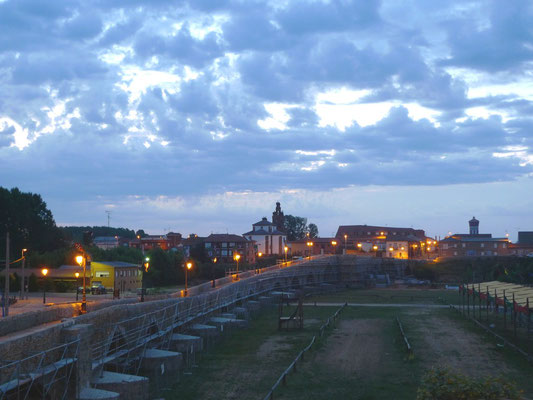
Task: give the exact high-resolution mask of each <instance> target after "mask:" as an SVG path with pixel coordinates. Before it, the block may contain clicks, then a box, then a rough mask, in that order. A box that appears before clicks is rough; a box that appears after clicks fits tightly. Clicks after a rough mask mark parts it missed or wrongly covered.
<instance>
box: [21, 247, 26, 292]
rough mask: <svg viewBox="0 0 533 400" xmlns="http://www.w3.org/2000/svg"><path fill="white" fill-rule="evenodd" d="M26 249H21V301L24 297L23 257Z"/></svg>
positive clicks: (24, 258)
mask: <svg viewBox="0 0 533 400" xmlns="http://www.w3.org/2000/svg"><path fill="white" fill-rule="evenodd" d="M27 251H28V249H22V256H21V257H22V271H21V275H22V278H21V280H20V299H21V300H24V297H25V294H24V291H25V290H24V289H25V285H24V283H25V282H24V281H25V279H24V267H25V264H26V257H25V256H24V253H25V252H27Z"/></svg>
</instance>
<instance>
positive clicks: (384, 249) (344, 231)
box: [335, 225, 437, 258]
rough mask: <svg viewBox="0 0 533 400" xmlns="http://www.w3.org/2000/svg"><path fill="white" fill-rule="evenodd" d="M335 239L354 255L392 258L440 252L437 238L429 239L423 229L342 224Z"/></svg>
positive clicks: (430, 254) (427, 255) (425, 255)
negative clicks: (361, 254)
mask: <svg viewBox="0 0 533 400" xmlns="http://www.w3.org/2000/svg"><path fill="white" fill-rule="evenodd" d="M335 238H336V240H337V241H338V242H339V244H340V246H341V248H342V249H343V250H344V249H346V252H347V253H352V254H358V253H370V254H372V253H374V254H376V255H377V254H379V255H383V256H385V257H392V258H414V257H431V256H434V255H436V252H437V242H436V240H433V239H432V238H428V237H427V236H426V234H425V232H424V230H423V229H413V228H395V227H390V226H376V225H341V226H339V228H338V229H337V234H336V235H335ZM402 247H403V250H402ZM391 248H392V250H391ZM407 249H408V250H407Z"/></svg>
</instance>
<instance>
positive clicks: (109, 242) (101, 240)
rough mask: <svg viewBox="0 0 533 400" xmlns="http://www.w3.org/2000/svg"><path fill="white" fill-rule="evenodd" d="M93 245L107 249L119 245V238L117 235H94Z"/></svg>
mask: <svg viewBox="0 0 533 400" xmlns="http://www.w3.org/2000/svg"><path fill="white" fill-rule="evenodd" d="M93 245H94V246H96V247H98V248H100V249H102V250H109V249H114V248H116V247H118V246H120V240H119V237H118V236H96V237H95V238H94V239H93Z"/></svg>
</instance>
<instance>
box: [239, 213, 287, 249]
mask: <svg viewBox="0 0 533 400" xmlns="http://www.w3.org/2000/svg"><path fill="white" fill-rule="evenodd" d="M243 236H244V237H245V238H246V239H248V240H255V242H256V245H257V252H258V253H263V254H264V255H271V254H279V255H283V254H284V251H283V249H284V247H285V245H286V243H287V235H286V234H285V232H281V231H279V230H278V229H277V228H276V225H275V224H274V223H272V222H270V221H268V220H267V219H266V217H263V219H262V220H261V221H259V222H256V223H255V224H253V225H252V230H251V231H250V232H246V233H244V234H243Z"/></svg>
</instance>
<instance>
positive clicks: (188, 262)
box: [185, 261, 192, 296]
mask: <svg viewBox="0 0 533 400" xmlns="http://www.w3.org/2000/svg"><path fill="white" fill-rule="evenodd" d="M190 269H192V262H191V261H187V264H185V296H187V294H188V288H187V272H188V271H189V270H190Z"/></svg>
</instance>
